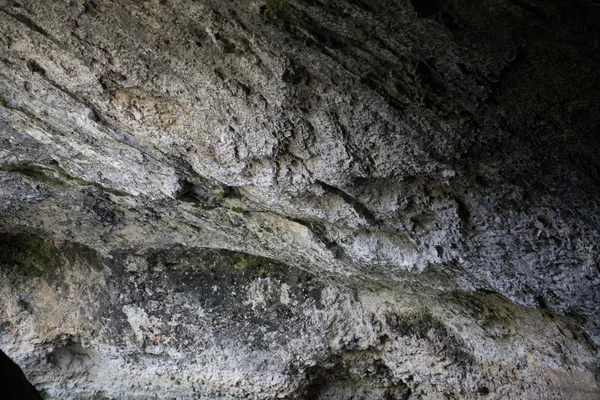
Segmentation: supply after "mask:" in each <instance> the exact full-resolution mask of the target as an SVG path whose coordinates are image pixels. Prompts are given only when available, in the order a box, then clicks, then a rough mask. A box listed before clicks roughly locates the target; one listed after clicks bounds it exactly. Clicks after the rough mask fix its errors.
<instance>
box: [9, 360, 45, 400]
mask: <svg viewBox="0 0 600 400" xmlns="http://www.w3.org/2000/svg"><path fill="white" fill-rule="evenodd" d="M0 398H1V399H3V400H29V399H34V400H42V397H41V396H40V394H39V393H38V392H37V390H35V388H34V387H33V386H32V385H31V383H29V381H28V380H27V378H26V377H25V374H23V371H21V368H19V366H18V365H17V364H15V363H14V362H13V361H12V360H11V359H10V358H9V357H8V356H7V355H6V354H4V353H3V352H2V351H1V350H0Z"/></svg>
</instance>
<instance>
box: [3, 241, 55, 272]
mask: <svg viewBox="0 0 600 400" xmlns="http://www.w3.org/2000/svg"><path fill="white" fill-rule="evenodd" d="M59 260H60V251H59V250H58V249H57V248H56V247H55V246H54V244H53V243H52V241H51V240H50V239H44V238H41V237H38V236H34V235H25V234H16V235H8V234H1V235H0V264H3V265H4V268H10V269H11V270H12V271H13V272H14V273H16V274H18V275H22V276H27V277H31V278H49V277H51V276H53V275H54V274H55V273H56V271H57V270H58V269H59V268H60V263H59Z"/></svg>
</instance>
